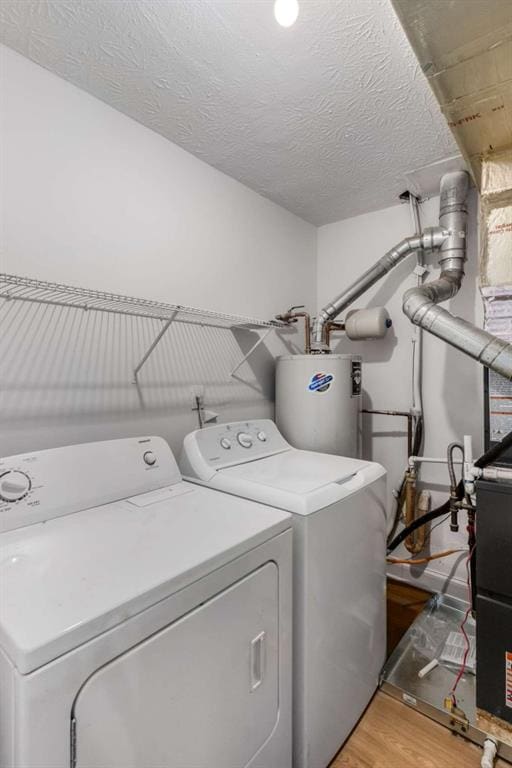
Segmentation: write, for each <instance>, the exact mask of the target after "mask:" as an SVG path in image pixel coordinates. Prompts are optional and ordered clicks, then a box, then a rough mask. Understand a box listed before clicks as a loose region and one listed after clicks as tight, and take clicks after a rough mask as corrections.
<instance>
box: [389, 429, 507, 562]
mask: <svg viewBox="0 0 512 768" xmlns="http://www.w3.org/2000/svg"><path fill="white" fill-rule="evenodd" d="M511 446H512V432H509V433H508V435H505V437H504V438H503V440H501V441H500V442H499V443H498V444H497V445H495V446H493V447H492V448H490V449H489V450H488V451H486V452H485V453H484V454H482V456H480V458H479V459H477V460H476V461H475V467H478V468H479V469H483V468H484V467H487V466H488V465H489V464H492V462H493V461H496V459H499V457H500V456H501V454H502V453H504V452H505V451H506V450H508V449H509V448H510V447H511ZM463 496H464V483H462V481H461V482H460V483H459V484H458V486H457V497H458V498H459V499H462V498H463ZM449 512H450V502H449V501H445V503H444V504H442V505H441V506H440V507H438V508H437V509H433V510H432V511H431V512H427V514H426V515H422V516H421V517H418V518H417V519H416V520H415V521H414V522H413V523H411V524H410V525H408V526H407V528H404V529H403V530H401V531H400V533H399V534H398V536H395V538H394V539H393V541H392V542H391V543H390V544H388V554H390V552H393V551H394V550H395V549H396V548H397V547H398V546H400V544H401V543H402V542H403V541H405V539H406V538H407V536H409V534H410V533H413V532H414V531H415V530H416V529H417V528H421V526H422V525H425V524H426V523H429V522H430V521H431V520H435V519H436V517H441V516H442V515H446V514H448V513H449Z"/></svg>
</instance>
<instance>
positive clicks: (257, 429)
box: [180, 419, 290, 476]
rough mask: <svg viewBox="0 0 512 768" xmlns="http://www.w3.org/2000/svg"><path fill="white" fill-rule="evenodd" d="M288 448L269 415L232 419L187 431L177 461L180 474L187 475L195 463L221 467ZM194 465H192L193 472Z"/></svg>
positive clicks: (252, 459) (195, 468) (270, 454)
mask: <svg viewBox="0 0 512 768" xmlns="http://www.w3.org/2000/svg"><path fill="white" fill-rule="evenodd" d="M289 448H290V445H289V444H288V443H287V442H286V440H285V439H284V437H283V436H282V435H281V433H280V432H279V430H278V429H277V427H276V425H275V424H274V422H273V421H271V420H270V419H256V420H254V421H235V422H231V423H230V424H216V425H215V426H213V427H207V428H206V429H198V430H196V431H195V432H191V433H190V434H189V435H187V437H186V438H185V442H184V444H183V453H182V458H181V462H180V464H181V468H182V471H183V474H184V475H187V474H191V467H192V465H193V464H194V463H197V464H201V465H203V469H204V468H206V466H207V467H210V468H212V467H215V468H217V469H221V468H222V467H228V466H232V465H234V464H242V463H243V462H245V461H254V459H260V458H264V457H265V456H272V455H273V454H274V453H281V452H282V451H286V450H288V449H289ZM197 469H198V468H197V467H195V466H194V470H195V472H194V476H195V473H196V472H197ZM200 476H201V475H200Z"/></svg>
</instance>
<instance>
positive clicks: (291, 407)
mask: <svg viewBox="0 0 512 768" xmlns="http://www.w3.org/2000/svg"><path fill="white" fill-rule="evenodd" d="M360 412H361V358H360V357H359V356H357V355H283V356H282V357H278V359H277V367H276V423H277V426H278V428H279V430H280V431H281V432H282V434H283V435H284V436H285V438H286V439H287V440H288V442H289V443H290V444H291V445H292V446H293V447H294V448H302V449H303V450H308V451H321V452H322V453H334V454H337V455H339V456H350V457H354V458H357V457H358V456H359V455H360V442H361V441H360Z"/></svg>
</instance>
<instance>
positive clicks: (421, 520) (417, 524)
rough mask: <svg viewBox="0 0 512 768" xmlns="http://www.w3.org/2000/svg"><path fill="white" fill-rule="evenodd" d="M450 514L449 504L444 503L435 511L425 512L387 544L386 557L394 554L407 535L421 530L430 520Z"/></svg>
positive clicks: (447, 502)
mask: <svg viewBox="0 0 512 768" xmlns="http://www.w3.org/2000/svg"><path fill="white" fill-rule="evenodd" d="M449 513H450V502H449V501H445V503H444V504H442V505H441V506H440V507H438V508H437V509H432V510H431V511H430V512H427V513H426V514H425V515H422V516H421V517H418V518H417V519H416V520H415V521H414V522H413V523H411V524H410V525H408V526H407V528H403V529H402V530H401V531H400V533H399V534H398V536H395V538H394V539H393V541H392V542H391V543H390V544H388V555H389V554H390V553H391V552H394V550H395V549H396V548H397V547H399V546H400V544H401V543H402V542H403V541H405V539H406V538H407V537H408V536H409V534H411V533H414V531H415V530H416V529H417V528H421V526H422V525H426V523H430V521H431V520H435V519H436V517H442V516H443V515H448V514H449Z"/></svg>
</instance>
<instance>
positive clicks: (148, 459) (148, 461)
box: [143, 451, 156, 467]
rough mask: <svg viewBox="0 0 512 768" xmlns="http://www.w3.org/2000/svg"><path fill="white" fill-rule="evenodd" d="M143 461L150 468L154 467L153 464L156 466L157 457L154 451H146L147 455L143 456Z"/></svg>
mask: <svg viewBox="0 0 512 768" xmlns="http://www.w3.org/2000/svg"><path fill="white" fill-rule="evenodd" d="M143 459H144V461H145V462H146V464H147V465H148V466H149V467H152V466H153V464H156V456H155V454H154V453H153V451H146V453H145V454H144V456H143Z"/></svg>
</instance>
